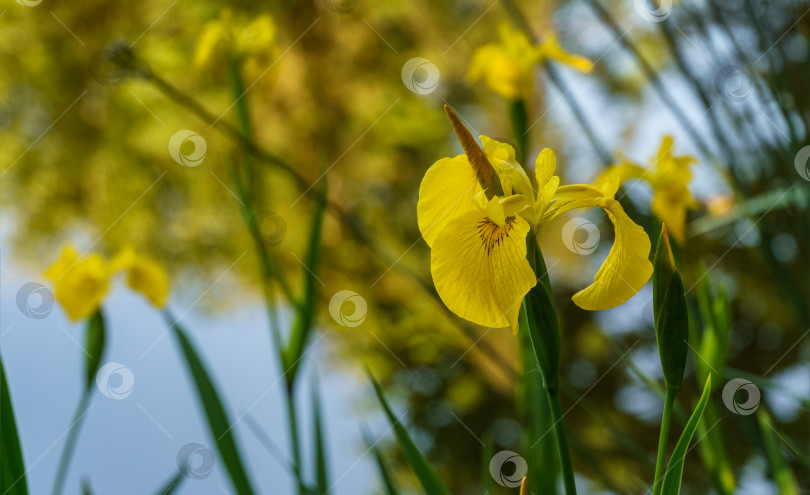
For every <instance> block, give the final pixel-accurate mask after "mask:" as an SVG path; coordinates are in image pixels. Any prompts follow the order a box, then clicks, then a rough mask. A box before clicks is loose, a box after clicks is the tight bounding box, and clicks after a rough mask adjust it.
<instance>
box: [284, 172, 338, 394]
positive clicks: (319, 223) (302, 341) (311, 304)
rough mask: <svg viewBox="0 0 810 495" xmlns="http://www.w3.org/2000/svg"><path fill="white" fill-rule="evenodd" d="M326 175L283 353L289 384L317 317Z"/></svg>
mask: <svg viewBox="0 0 810 495" xmlns="http://www.w3.org/2000/svg"><path fill="white" fill-rule="evenodd" d="M326 193H327V187H326V176H325V175H324V178H323V179H322V180H321V188H320V190H319V191H318V201H317V203H316V205H315V213H314V215H313V218H312V225H311V226H310V231H309V246H308V248H307V255H306V258H305V260H304V264H305V267H304V296H303V298H302V300H301V304H299V305H298V308H297V312H296V318H295V323H294V325H293V329H292V332H291V334H290V343H289V347H288V348H287V350H286V352H285V353H284V355H283V360H284V369H285V370H287V374H286V380H287V383H288V384H292V383H294V382H295V377H296V374H297V372H298V367H299V365H300V362H301V356H302V355H303V353H304V348H305V347H306V343H307V339H308V338H309V334H310V332H311V331H312V325H313V322H314V320H315V299H316V297H317V291H316V289H317V285H316V284H318V283H320V282H319V281H318V276H317V275H316V274H315V273H316V271H317V269H318V261H319V259H320V253H321V231H322V227H323V217H324V212H325V211H326Z"/></svg>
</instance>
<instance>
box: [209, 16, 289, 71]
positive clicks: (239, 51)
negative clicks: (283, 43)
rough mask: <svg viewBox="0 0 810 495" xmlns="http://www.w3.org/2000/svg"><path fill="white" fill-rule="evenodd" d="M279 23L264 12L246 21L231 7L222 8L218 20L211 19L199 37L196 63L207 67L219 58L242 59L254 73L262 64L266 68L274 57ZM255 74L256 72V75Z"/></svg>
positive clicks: (247, 69)
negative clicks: (234, 12) (231, 9)
mask: <svg viewBox="0 0 810 495" xmlns="http://www.w3.org/2000/svg"><path fill="white" fill-rule="evenodd" d="M276 53H277V47H276V25H275V23H274V22H273V18H272V17H271V16H270V15H268V14H263V15H260V16H259V17H257V18H256V19H254V20H253V21H252V22H250V23H247V22H245V21H240V20H236V19H234V16H233V14H232V13H231V11H230V9H227V8H226V9H223V10H222V13H221V14H220V16H219V19H216V20H213V21H209V22H208V23H206V25H205V27H203V31H202V33H201V34H200V37H199V38H198V39H197V48H196V50H195V52H194V66H195V67H198V68H199V67H206V66H209V65H210V64H211V63H213V62H214V61H215V60H217V59H218V58H219V57H223V56H224V57H226V58H228V59H233V60H239V61H240V62H241V63H243V64H245V65H247V66H248V67H246V69H245V70H246V72H247V73H248V74H253V73H255V72H256V70H257V69H259V68H260V67H259V66H263V67H267V66H269V64H270V59H271V58H275V55H276ZM253 75H256V74H253Z"/></svg>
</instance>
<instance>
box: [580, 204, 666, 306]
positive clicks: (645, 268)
mask: <svg viewBox="0 0 810 495" xmlns="http://www.w3.org/2000/svg"><path fill="white" fill-rule="evenodd" d="M603 201H604V204H603V205H602V208H604V209H605V212H607V214H608V217H609V218H610V221H611V222H613V227H614V230H615V240H614V242H613V246H612V247H611V248H610V253H609V254H608V256H607V258H606V259H605V262H604V263H603V264H602V266H601V267H600V268H599V271H597V272H596V275H595V276H594V280H593V284H591V285H590V286H588V287H587V288H585V289H583V290H581V291H579V292H577V293H576V294H574V297H572V300H573V301H574V303H575V304H576V305H577V306H579V307H580V308H582V309H587V310H590V311H596V310H600V309H610V308H615V307H616V306H618V305H620V304H622V303H624V302H625V301H627V300H628V299H630V298H631V297H633V295H635V294H636V293H637V292H638V291H639V290H641V288H642V287H643V286H644V284H646V283H647V281H648V280H649V279H650V276H651V275H652V271H653V267H652V263H650V260H649V256H650V239H649V237H647V234H646V232H644V229H642V228H641V227H640V226H638V225H636V224H635V223H634V222H633V220H631V219H630V217H628V216H627V213H625V212H624V209H623V208H622V207H621V205H620V204H619V202H618V201H616V200H613V199H605V200H603Z"/></svg>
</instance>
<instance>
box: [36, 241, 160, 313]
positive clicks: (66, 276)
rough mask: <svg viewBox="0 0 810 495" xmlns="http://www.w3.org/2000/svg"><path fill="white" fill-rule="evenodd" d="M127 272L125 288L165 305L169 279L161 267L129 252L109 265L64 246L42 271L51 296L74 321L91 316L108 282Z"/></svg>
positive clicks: (103, 294) (96, 257)
mask: <svg viewBox="0 0 810 495" xmlns="http://www.w3.org/2000/svg"><path fill="white" fill-rule="evenodd" d="M120 270H126V271H127V285H129V286H130V287H131V288H132V289H133V290H135V291H137V292H140V293H141V294H143V295H144V296H145V297H146V298H147V299H149V301H150V302H151V303H152V304H153V305H155V306H156V307H158V308H162V307H163V306H164V305H165V304H166V299H167V298H168V294H169V278H168V276H167V275H166V272H165V271H164V270H163V268H162V267H161V266H160V265H159V264H157V263H156V262H155V261H152V260H151V259H149V258H146V257H144V256H141V255H137V254H135V252H134V251H132V250H131V249H125V250H123V251H122V252H121V253H119V254H118V255H117V256H116V257H115V258H114V259H113V261H112V262H108V261H107V260H105V259H104V258H102V257H101V256H100V255H98V254H91V255H90V256H86V257H80V256H79V253H78V252H77V251H76V249H75V248H73V247H72V246H64V247H63V248H62V252H61V254H60V256H59V259H57V260H56V262H54V264H53V265H51V266H50V267H49V268H48V270H47V271H46V272H45V276H46V277H47V278H48V279H50V280H51V281H52V282H53V288H54V290H53V292H54V297H55V298H56V300H57V301H59V304H60V305H61V306H62V307H63V308H64V310H65V313H67V315H68V317H69V318H70V319H71V320H73V321H78V320H83V319H86V318H89V317H90V316H92V314H93V313H95V312H96V310H98V308H99V307H100V306H101V303H102V301H103V300H104V297H105V296H106V295H107V292H108V291H109V287H110V279H111V278H112V276H113V275H114V274H115V273H116V272H118V271H120Z"/></svg>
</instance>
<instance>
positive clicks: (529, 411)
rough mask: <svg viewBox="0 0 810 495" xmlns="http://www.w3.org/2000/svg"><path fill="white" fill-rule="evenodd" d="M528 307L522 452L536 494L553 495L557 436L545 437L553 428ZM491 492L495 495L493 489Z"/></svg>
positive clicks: (523, 332) (523, 339)
mask: <svg viewBox="0 0 810 495" xmlns="http://www.w3.org/2000/svg"><path fill="white" fill-rule="evenodd" d="M525 311H526V309H525V308H521V310H520V314H521V316H520V319H519V322H520V330H519V335H518V337H519V338H520V355H521V359H522V361H523V375H522V376H521V378H520V393H519V394H518V397H519V399H520V403H519V405H518V407H519V410H520V411H521V414H522V415H524V416H525V419H524V420H523V424H525V425H526V426H525V427H524V428H523V442H524V447H523V451H524V452H525V453H526V460H527V463H528V467H529V471H528V473H527V477H528V478H529V479H530V480H531V483H532V487H533V490H534V491H535V492H536V493H554V491H555V489H556V486H557V477H558V473H559V469H558V466H557V464H558V463H557V453H556V450H555V449H556V445H555V443H554V435H551V434H546V433H547V432H548V431H549V430H550V429H551V427H552V421H551V412H550V411H549V407H548V398H547V397H546V393H545V391H544V390H543V377H542V374H541V373H540V369H539V368H538V366H537V359H536V357H535V354H534V349H533V348H532V342H531V338H530V336H529V328H528V321H527V320H526V318H525ZM492 455H494V452H493V453H490V454H489V456H488V457H487V459H486V462H487V467H486V469H487V471H486V476H487V478H489V480H492V476H491V475H490V474H489V461H490V459H492ZM490 493H495V491H494V487H493V489H492V490H491V491H490Z"/></svg>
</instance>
